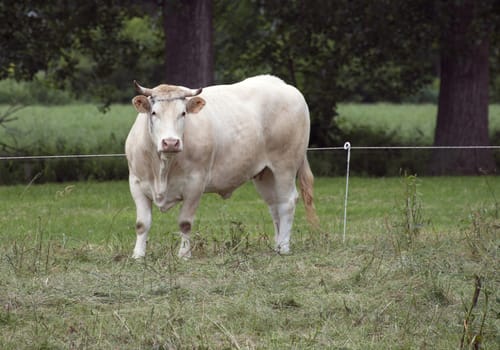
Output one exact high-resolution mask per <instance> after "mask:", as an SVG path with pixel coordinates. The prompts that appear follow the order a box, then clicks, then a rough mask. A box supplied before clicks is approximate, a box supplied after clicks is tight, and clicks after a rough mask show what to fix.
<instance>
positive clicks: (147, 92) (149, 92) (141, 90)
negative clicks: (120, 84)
mask: <svg viewBox="0 0 500 350" xmlns="http://www.w3.org/2000/svg"><path fill="white" fill-rule="evenodd" d="M134 86H135V90H136V91H137V92H138V93H140V94H142V95H145V96H151V95H153V90H152V89H148V88H145V87H142V86H140V85H139V83H138V82H137V80H134Z"/></svg>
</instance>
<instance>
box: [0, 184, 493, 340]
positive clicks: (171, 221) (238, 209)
mask: <svg viewBox="0 0 500 350" xmlns="http://www.w3.org/2000/svg"><path fill="white" fill-rule="evenodd" d="M344 186H345V182H344V179H341V178H320V179H318V180H317V182H316V186H315V190H316V206H317V210H318V213H319V216H320V219H321V221H322V230H321V231H319V232H314V231H312V230H311V229H310V228H309V227H308V225H307V224H306V222H305V219H304V211H303V206H302V205H299V206H298V209H297V217H296V224H295V229H294V234H293V235H292V250H293V253H292V254H291V255H289V256H279V255H276V254H275V253H273V252H272V249H271V248H272V244H271V242H272V239H273V237H272V224H271V220H270V217H269V214H268V213H267V208H266V207H265V205H264V204H263V203H262V201H261V200H260V199H259V198H258V196H257V195H256V193H255V190H254V189H253V188H252V186H251V185H248V186H244V187H243V188H241V189H239V190H238V191H236V193H235V194H234V196H233V197H232V198H231V199H229V200H227V201H222V200H221V199H219V198H218V197H216V196H215V195H206V196H205V197H204V198H203V200H202V203H201V206H200V208H199V211H198V213H197V220H196V222H195V226H194V231H196V234H194V237H193V239H194V241H195V251H194V253H193V259H191V260H190V261H187V262H185V261H180V260H178V259H177V258H176V252H177V245H178V243H179V239H178V237H177V234H176V233H175V232H176V231H177V228H176V224H175V222H176V213H177V209H173V210H171V211H170V212H168V213H166V214H161V213H159V211H157V210H155V212H154V222H153V229H152V232H151V236H150V239H149V245H148V251H147V257H146V258H145V259H144V260H142V261H134V260H132V259H131V258H130V254H131V251H132V248H133V244H134V239H135V237H134V235H135V234H134V229H133V227H134V220H135V210H134V207H133V202H132V200H131V198H130V195H129V193H128V187H127V183H126V182H103V183H102V182H101V183H99V182H81V183H64V184H47V185H32V186H4V187H0V213H2V214H1V215H0V227H1V235H2V241H1V242H0V348H1V349H230V348H231V349H232V348H235V349H454V348H460V343H461V340H462V338H463V343H464V346H463V348H464V349H468V348H469V347H468V344H469V343H473V342H476V343H477V342H480V343H481V345H482V348H484V349H496V348H498V344H499V343H500V319H499V312H500V294H499V290H500V280H499V278H498V269H499V257H498V247H499V244H500V237H499V230H500V219H499V200H500V178H498V177H468V178H461V177H454V178H414V177H406V178H378V179H366V178H352V179H351V181H350V192H349V193H350V199H349V206H348V226H347V235H346V241H345V243H343V242H342V215H343V196H344V194H343V193H344ZM475 276H479V277H480V281H481V285H482V288H481V289H480V290H479V293H478V297H477V303H473V296H474V291H475V285H476V284H475V283H476V282H475V281H476V278H475ZM469 310H470V312H469ZM464 324H466V325H467V328H466V330H464ZM470 348H471V349H472V348H473V347H472V346H471V347H470Z"/></svg>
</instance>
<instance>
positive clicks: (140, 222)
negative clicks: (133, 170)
mask: <svg viewBox="0 0 500 350" xmlns="http://www.w3.org/2000/svg"><path fill="white" fill-rule="evenodd" d="M129 184H130V193H131V194H132V198H133V199H134V202H135V207H136V215H137V216H136V221H135V232H136V241H135V248H134V252H133V254H132V257H133V258H135V259H139V258H143V257H144V256H145V255H146V244H147V240H148V233H149V230H150V228H151V221H152V217H151V200H150V199H149V198H147V197H146V196H145V195H144V193H143V192H142V191H141V189H140V188H139V184H138V183H137V182H136V181H135V179H134V178H133V177H130V180H129Z"/></svg>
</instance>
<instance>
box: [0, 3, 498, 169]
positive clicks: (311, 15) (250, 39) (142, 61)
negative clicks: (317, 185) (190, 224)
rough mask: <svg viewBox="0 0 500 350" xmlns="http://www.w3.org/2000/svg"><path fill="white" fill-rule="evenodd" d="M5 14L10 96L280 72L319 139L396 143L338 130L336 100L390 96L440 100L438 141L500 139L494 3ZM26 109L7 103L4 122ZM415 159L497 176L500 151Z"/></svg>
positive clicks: (48, 100)
mask: <svg viewBox="0 0 500 350" xmlns="http://www.w3.org/2000/svg"><path fill="white" fill-rule="evenodd" d="M0 17H1V18H0V23H1V25H0V36H1V37H2V40H1V42H0V52H1V54H0V78H2V81H0V103H2V104H4V105H9V106H11V107H12V106H24V105H29V104H51V105H52V104H68V103H75V102H76V101H79V102H82V101H84V102H93V103H96V104H99V105H100V106H101V107H102V108H101V109H102V110H106V109H107V108H109V106H110V105H111V104H112V103H129V101H130V99H131V97H132V96H133V94H134V92H133V90H132V84H131V81H132V80H134V79H137V80H138V81H140V82H141V83H142V84H143V85H147V86H155V85H157V84H159V83H164V82H168V83H172V84H181V85H185V86H189V87H199V86H202V87H203V86H207V85H211V84H219V83H232V82H235V81H238V80H241V79H244V78H246V77H248V76H251V75H256V74H274V75H277V76H279V77H281V78H282V79H284V80H285V81H286V82H288V83H290V84H293V85H296V86H297V87H298V88H299V89H300V90H301V91H302V92H303V93H304V95H305V96H306V99H307V101H308V103H309V106H310V109H311V119H312V130H311V143H310V145H311V146H316V147H324V146H341V145H342V142H343V140H345V139H346V137H347V136H350V137H353V136H354V137H356V140H355V141H358V140H359V141H358V144H359V143H360V142H364V143H365V144H369V143H371V144H372V145H377V144H382V143H383V142H384V139H385V140H386V141H387V137H386V135H382V136H380V135H379V136H377V135H373V133H372V132H371V131H366V130H358V131H357V133H354V134H351V135H345V130H342V129H340V128H339V127H338V118H337V115H338V113H337V106H338V103H339V102H344V103H345V102H354V103H364V104H366V103H373V102H380V101H384V102H391V103H407V104H415V103H431V104H436V105H437V113H436V114H437V121H436V129H435V132H434V140H433V145H435V146H488V145H496V144H499V143H500V142H499V139H500V137H499V136H498V133H493V134H492V133H491V132H490V133H489V132H488V129H489V120H488V116H489V115H488V113H489V111H488V106H489V105H491V104H493V103H498V102H499V101H500V74H499V73H498V72H499V69H500V45H499V43H500V40H499V39H500V35H499V30H498V23H500V6H499V4H498V2H496V1H492V0H491V1H489V0H488V1H481V2H476V1H472V0H456V1H444V0H442V1H429V0H417V1H412V2H406V1H395V0H382V1H369V0H357V1H344V0H340V1H320V0H316V1H299V0H296V1H278V0H241V1H229V0H212V1H210V0H187V1H176V0H164V1H132V0H128V1H118V0H106V1H86V2H84V3H82V2H76V1H63V0H52V1H47V2H44V3H43V4H42V3H40V2H38V1H29V0H28V1H10V0H8V1H3V2H2V3H1V4H0ZM16 110H17V109H16V108H4V110H3V111H2V112H1V115H0V125H2V126H5V125H7V122H8V121H9V120H12V119H14V116H15V112H16ZM361 140H363V141H361ZM118 141H121V140H118ZM0 146H1V147H2V148H1V150H2V153H3V154H27V153H29V152H30V150H26V149H16V148H15V147H13V145H12V143H8V142H6V139H5V138H4V139H3V140H2V139H0ZM497 153H498V152H497ZM407 157H410V158H411V157H413V155H411V154H410V155H409V156H407ZM384 158H387V157H385V156H382V157H381V159H379V160H377V162H378V161H380V160H381V161H383V159H384ZM319 162H321V160H320V161H319ZM328 162H331V159H329V158H328V159H324V160H323V163H328ZM377 162H373V163H374V164H376V163H377ZM418 162H419V163H423V164H424V165H422V164H420V165H419V166H418V169H425V172H426V173H427V174H433V175H440V174H480V173H488V174H491V173H494V172H495V171H496V169H497V168H498V166H497V164H498V162H499V160H498V154H496V153H495V152H494V151H492V150H490V149H484V150H453V151H450V150H446V151H443V150H440V149H438V150H434V151H432V152H428V153H427V154H426V156H425V157H423V158H421V159H419V160H418ZM367 163H368V162H367ZM320 167H322V168H324V167H325V166H324V165H323V166H321V165H320ZM377 167H379V168H380V167H381V165H380V164H377ZM409 168H410V170H413V169H415V168H416V167H415V166H410V167H409ZM372 170H373V169H370V167H369V166H368V169H364V170H363V171H365V172H366V173H369V174H370V173H373V171H372Z"/></svg>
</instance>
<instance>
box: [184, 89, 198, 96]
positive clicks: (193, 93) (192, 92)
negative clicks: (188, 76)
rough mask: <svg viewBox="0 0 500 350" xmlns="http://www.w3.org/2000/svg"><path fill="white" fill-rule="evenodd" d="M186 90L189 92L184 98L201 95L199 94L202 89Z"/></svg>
mask: <svg viewBox="0 0 500 350" xmlns="http://www.w3.org/2000/svg"><path fill="white" fill-rule="evenodd" d="M188 90H189V91H186V95H184V96H185V97H192V96H196V95H199V94H201V92H202V91H203V89H202V88H199V89H188Z"/></svg>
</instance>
